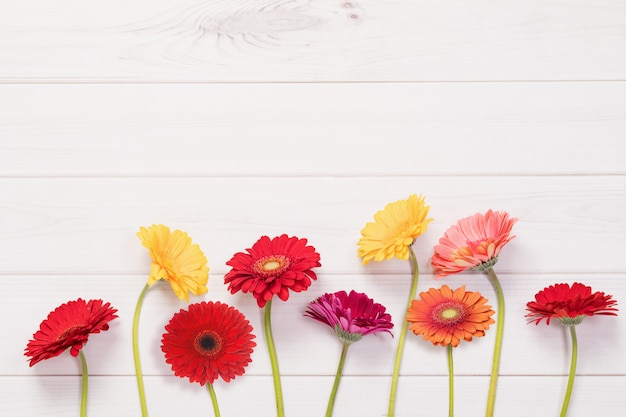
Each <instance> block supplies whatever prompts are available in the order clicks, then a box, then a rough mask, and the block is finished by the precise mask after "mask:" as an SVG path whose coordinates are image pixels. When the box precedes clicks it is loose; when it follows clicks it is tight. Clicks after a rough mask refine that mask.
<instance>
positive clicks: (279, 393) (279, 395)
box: [263, 300, 285, 417]
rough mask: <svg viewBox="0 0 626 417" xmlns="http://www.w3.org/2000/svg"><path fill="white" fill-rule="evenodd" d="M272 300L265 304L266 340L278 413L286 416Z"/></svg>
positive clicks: (279, 415)
mask: <svg viewBox="0 0 626 417" xmlns="http://www.w3.org/2000/svg"><path fill="white" fill-rule="evenodd" d="M271 317H272V300H269V301H268V302H267V304H265V320H264V321H263V327H264V330H265V340H266V343H267V350H268V351H269V354H270V362H271V363H272V377H273V379H274V393H275V394H276V415H277V416H278V417H285V407H284V405H283V389H282V388H281V385H280V370H279V369H278V357H277V356H276V347H275V346H274V338H273V337H272V318H271Z"/></svg>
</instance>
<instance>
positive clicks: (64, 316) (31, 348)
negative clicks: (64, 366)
mask: <svg viewBox="0 0 626 417" xmlns="http://www.w3.org/2000/svg"><path fill="white" fill-rule="evenodd" d="M116 312H117V310H116V309H114V308H112V307H111V305H110V304H109V303H106V304H104V303H103V301H102V300H89V301H88V302H85V300H83V299H82V298H79V299H78V300H75V301H68V302H67V303H65V304H61V305H60V306H59V307H57V308H56V309H55V310H54V311H52V312H51V313H50V314H48V318H46V319H45V320H44V321H42V322H41V324H40V325H39V330H38V331H37V332H36V333H35V334H34V335H33V339H32V340H30V341H29V342H28V345H27V346H26V349H25V353H24V355H25V356H30V357H31V359H30V366H33V365H34V364H36V363H37V362H40V361H42V360H44V359H50V358H53V357H55V356H59V355H60V354H61V353H63V352H64V351H65V350H67V349H68V348H69V349H70V354H71V355H72V356H74V357H76V356H78V352H80V350H81V349H82V347H83V345H84V344H85V343H87V339H88V338H89V335H90V334H91V333H100V332H101V331H105V330H108V329H109V324H108V323H109V322H110V321H111V320H113V319H114V318H116V317H117V315H115V313H116Z"/></svg>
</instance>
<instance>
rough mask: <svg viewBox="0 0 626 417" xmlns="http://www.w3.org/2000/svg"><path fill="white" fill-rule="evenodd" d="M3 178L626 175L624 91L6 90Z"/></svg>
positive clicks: (0, 119) (578, 87) (514, 86)
mask: <svg viewBox="0 0 626 417" xmlns="http://www.w3.org/2000/svg"><path fill="white" fill-rule="evenodd" d="M0 95H1V96H2V97H5V99H4V100H2V101H0V110H1V111H0V135H1V137H2V138H3V140H0V176H25V177H31V176H43V177H48V176H62V177H68V176H71V177H76V176H78V177H81V176H88V177H93V176H105V177H106V176H149V177H168V176H173V177H180V176H218V177H224V176H231V177H232V176H283V177H290V176H296V177H301V176H315V175H333V176H355V175H357V176H375V177H386V176H393V175H398V176H406V175H426V176H429V175H434V176H450V175H461V176H466V175H481V176H484V175H532V176H535V175H545V174H550V175H616V174H620V175H623V174H626V165H624V159H625V158H626V147H625V146H624V132H625V131H626V111H624V102H625V101H626V100H625V99H626V83H622V82H619V83H536V84H532V83H531V84H529V83H490V84H475V83H459V84H450V83H435V84H376V85H370V84H368V85H359V84H280V85H277V84H265V85H232V84H226V85H225V84H217V85H162V84H160V85H92V84H90V85H4V86H0Z"/></svg>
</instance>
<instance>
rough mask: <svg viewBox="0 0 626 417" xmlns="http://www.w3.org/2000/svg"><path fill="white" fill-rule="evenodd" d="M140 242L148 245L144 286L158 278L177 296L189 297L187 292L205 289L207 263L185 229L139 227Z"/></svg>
mask: <svg viewBox="0 0 626 417" xmlns="http://www.w3.org/2000/svg"><path fill="white" fill-rule="evenodd" d="M137 236H138V237H139V239H141V244H142V245H143V246H145V247H146V248H148V250H149V251H150V256H151V257H152V265H151V267H150V275H149V276H148V286H151V285H153V284H154V283H155V282H157V281H159V280H165V281H167V282H169V284H170V286H171V287H172V290H173V291H174V293H175V294H176V295H177V296H178V298H180V299H181V300H183V299H184V300H185V301H187V302H188V301H189V293H190V292H191V293H192V294H194V295H202V294H204V293H206V292H207V287H206V284H207V281H208V279H209V267H208V266H207V259H206V257H205V256H204V253H202V250H200V246H198V245H197V244H192V243H191V238H190V237H189V235H188V234H187V233H186V232H182V231H180V230H174V231H173V232H170V228H169V227H167V226H164V225H162V224H158V225H152V226H150V228H148V229H146V228H145V227H142V228H140V229H139V232H138V233H137Z"/></svg>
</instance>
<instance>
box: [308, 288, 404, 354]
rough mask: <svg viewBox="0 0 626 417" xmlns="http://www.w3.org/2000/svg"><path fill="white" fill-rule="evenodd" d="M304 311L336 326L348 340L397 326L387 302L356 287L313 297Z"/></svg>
mask: <svg viewBox="0 0 626 417" xmlns="http://www.w3.org/2000/svg"><path fill="white" fill-rule="evenodd" d="M304 315H305V316H306V317H310V318H312V319H314V320H317V321H319V322H322V323H324V324H327V325H328V326H330V327H332V328H333V329H334V330H335V333H336V334H337V336H338V337H339V338H340V339H341V340H342V341H344V342H347V343H352V342H356V341H358V340H361V338H362V337H363V336H364V335H366V334H370V333H378V332H387V333H389V334H391V331H390V330H389V329H392V328H393V323H392V322H391V315H389V313H387V312H386V309H385V306H383V305H382V304H378V303H375V302H374V300H372V299H371V298H369V297H368V296H367V295H366V294H363V293H359V292H356V291H354V290H352V291H350V294H349V295H348V294H347V293H346V292H345V291H337V292H336V293H333V294H328V293H326V294H324V295H322V296H321V297H319V298H317V299H316V300H315V301H311V302H310V303H309V306H308V308H307V311H306V312H305V313H304Z"/></svg>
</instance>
